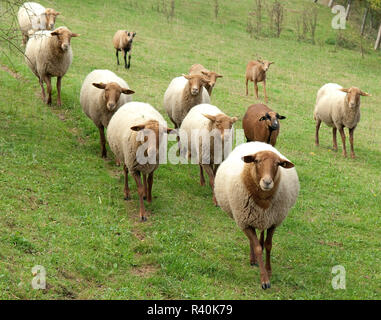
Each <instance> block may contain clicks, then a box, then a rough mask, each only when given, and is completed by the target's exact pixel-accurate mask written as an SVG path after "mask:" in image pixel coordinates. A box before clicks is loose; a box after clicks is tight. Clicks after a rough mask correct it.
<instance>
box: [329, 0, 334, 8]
mask: <svg viewBox="0 0 381 320" xmlns="http://www.w3.org/2000/svg"><path fill="white" fill-rule="evenodd" d="M328 7H330V8H332V7H333V0H329V2H328Z"/></svg>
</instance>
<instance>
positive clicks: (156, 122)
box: [107, 102, 173, 221]
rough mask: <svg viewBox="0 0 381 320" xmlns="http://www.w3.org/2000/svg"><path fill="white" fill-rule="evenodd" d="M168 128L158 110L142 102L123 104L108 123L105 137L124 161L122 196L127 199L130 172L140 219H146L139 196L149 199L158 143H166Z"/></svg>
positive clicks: (156, 160)
mask: <svg viewBox="0 0 381 320" xmlns="http://www.w3.org/2000/svg"><path fill="white" fill-rule="evenodd" d="M172 130H173V129H169V128H167V123H166V121H165V120H164V118H163V117H162V116H161V114H160V113H159V112H158V111H156V110H155V109H154V108H153V107H152V106H151V105H149V104H147V103H142V102H128V103H126V104H124V105H123V106H122V107H120V108H119V109H118V111H116V112H115V114H114V116H113V117H112V118H111V120H110V123H109V125H108V128H107V140H108V142H109V145H110V148H111V150H112V152H113V153H114V155H115V157H116V159H117V160H119V161H120V162H123V164H124V166H123V170H124V199H125V200H128V199H129V197H130V189H129V186H128V173H129V172H130V173H131V174H132V176H133V177H134V180H135V182H136V185H137V188H138V193H139V200H140V220H141V221H146V220H147V217H146V211H145V208H144V202H143V199H145V198H146V199H147V201H148V202H152V184H153V173H154V171H155V170H156V169H157V168H158V166H159V161H158V157H159V150H160V149H161V148H162V143H166V140H165V141H164V134H165V133H170V132H171V131H172ZM142 138H144V139H142ZM142 140H143V141H142ZM145 147H147V149H146V150H144V148H145ZM142 152H144V156H143V153H142ZM146 155H148V158H149V159H148V162H147V159H146V158H145V157H146ZM141 174H142V175H143V184H142V182H141ZM147 175H148V179H147ZM147 182H148V185H147Z"/></svg>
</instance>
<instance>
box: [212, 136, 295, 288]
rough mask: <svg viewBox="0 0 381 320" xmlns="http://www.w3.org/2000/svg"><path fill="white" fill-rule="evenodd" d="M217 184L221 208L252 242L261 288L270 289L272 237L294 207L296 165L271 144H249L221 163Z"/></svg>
mask: <svg viewBox="0 0 381 320" xmlns="http://www.w3.org/2000/svg"><path fill="white" fill-rule="evenodd" d="M214 182H215V185H214V194H215V197H216V200H217V203H218V205H219V206H220V207H221V209H222V210H223V211H225V212H227V213H228V215H229V216H230V217H231V218H233V219H234V220H235V222H236V224H237V226H238V227H239V228H240V229H241V230H242V231H243V232H244V233H245V235H246V236H247V237H248V239H249V242H250V264H251V265H258V264H259V268H260V279H261V286H262V289H264V290H266V289H268V288H270V286H271V285H270V277H271V274H272V269H271V263H270V252H271V248H272V237H273V234H274V231H275V228H276V227H278V226H279V225H280V224H281V223H282V221H283V220H284V219H285V218H286V216H287V215H288V211H289V210H290V209H291V207H292V206H293V205H294V204H295V202H296V199H297V197H298V193H299V188H300V186H299V179H298V175H297V173H296V170H295V168H294V164H293V163H292V162H290V161H289V160H288V159H287V158H286V157H284V156H283V155H282V154H281V153H280V152H279V151H278V150H277V149H275V148H274V147H273V146H271V145H269V144H266V143H263V142H248V143H244V144H241V145H239V146H238V147H236V148H235V149H234V150H233V151H232V152H231V153H230V155H229V156H228V158H227V159H226V160H225V161H224V162H222V164H221V165H220V167H219V168H218V170H217V174H216V178H215V180H214ZM256 229H258V230H259V231H260V239H259V240H258V238H257V233H256ZM265 230H267V236H266V239H265ZM263 247H264V248H265V249H266V264H265V265H264V264H263V260H262V250H263Z"/></svg>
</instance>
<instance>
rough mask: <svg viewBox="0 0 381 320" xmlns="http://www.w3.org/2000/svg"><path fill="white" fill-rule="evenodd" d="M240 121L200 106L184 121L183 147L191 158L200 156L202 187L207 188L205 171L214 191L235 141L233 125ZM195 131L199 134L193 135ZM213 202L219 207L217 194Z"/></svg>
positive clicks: (215, 109)
mask: <svg viewBox="0 0 381 320" xmlns="http://www.w3.org/2000/svg"><path fill="white" fill-rule="evenodd" d="M237 120H238V118H237V117H229V116H227V115H226V114H225V113H223V112H222V111H221V110H220V109H219V108H217V107H216V106H213V105H210V104H199V105H197V106H195V107H193V108H192V109H191V110H190V111H189V112H188V114H187V116H186V117H185V118H184V120H183V122H182V124H181V127H180V145H181V148H182V149H183V150H186V151H187V152H188V157H189V158H190V157H191V154H196V155H198V157H197V160H198V163H199V166H200V184H201V185H202V186H204V185H205V179H204V174H203V170H205V171H206V173H207V174H208V176H209V184H210V186H211V188H212V190H213V186H214V176H215V174H216V171H217V168H218V166H219V164H220V163H221V162H222V161H223V160H224V156H225V153H226V152H224V151H225V144H228V143H229V141H230V139H231V140H232V137H233V131H232V126H233V124H234V123H235V122H236V121H237ZM196 130H198V131H196ZM192 132H193V133H197V135H196V136H194V135H192ZM212 137H213V138H212ZM192 139H195V141H192ZM231 142H232V141H231ZM213 202H214V204H216V200H215V197H214V195H213Z"/></svg>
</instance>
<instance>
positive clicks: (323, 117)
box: [314, 83, 371, 158]
mask: <svg viewBox="0 0 381 320" xmlns="http://www.w3.org/2000/svg"><path fill="white" fill-rule="evenodd" d="M360 96H371V95H370V94H369V93H366V92H363V91H361V90H360V89H359V88H356V87H351V88H349V89H344V88H343V87H342V86H340V85H338V84H336V83H327V84H325V85H324V86H322V87H321V88H320V89H319V91H318V93H317V98H316V105H315V110H314V119H315V120H316V132H315V145H316V146H319V129H320V125H321V122H322V121H323V122H324V123H325V124H326V125H327V126H329V127H332V135H333V149H334V150H337V140H336V133H337V129H339V132H340V135H341V140H342V142H343V155H344V157H346V156H347V149H346V146H345V132H344V127H347V128H348V129H349V141H350V144H351V157H352V158H355V153H354V149H353V133H354V130H355V129H356V126H357V124H358V122H359V121H360Z"/></svg>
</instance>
